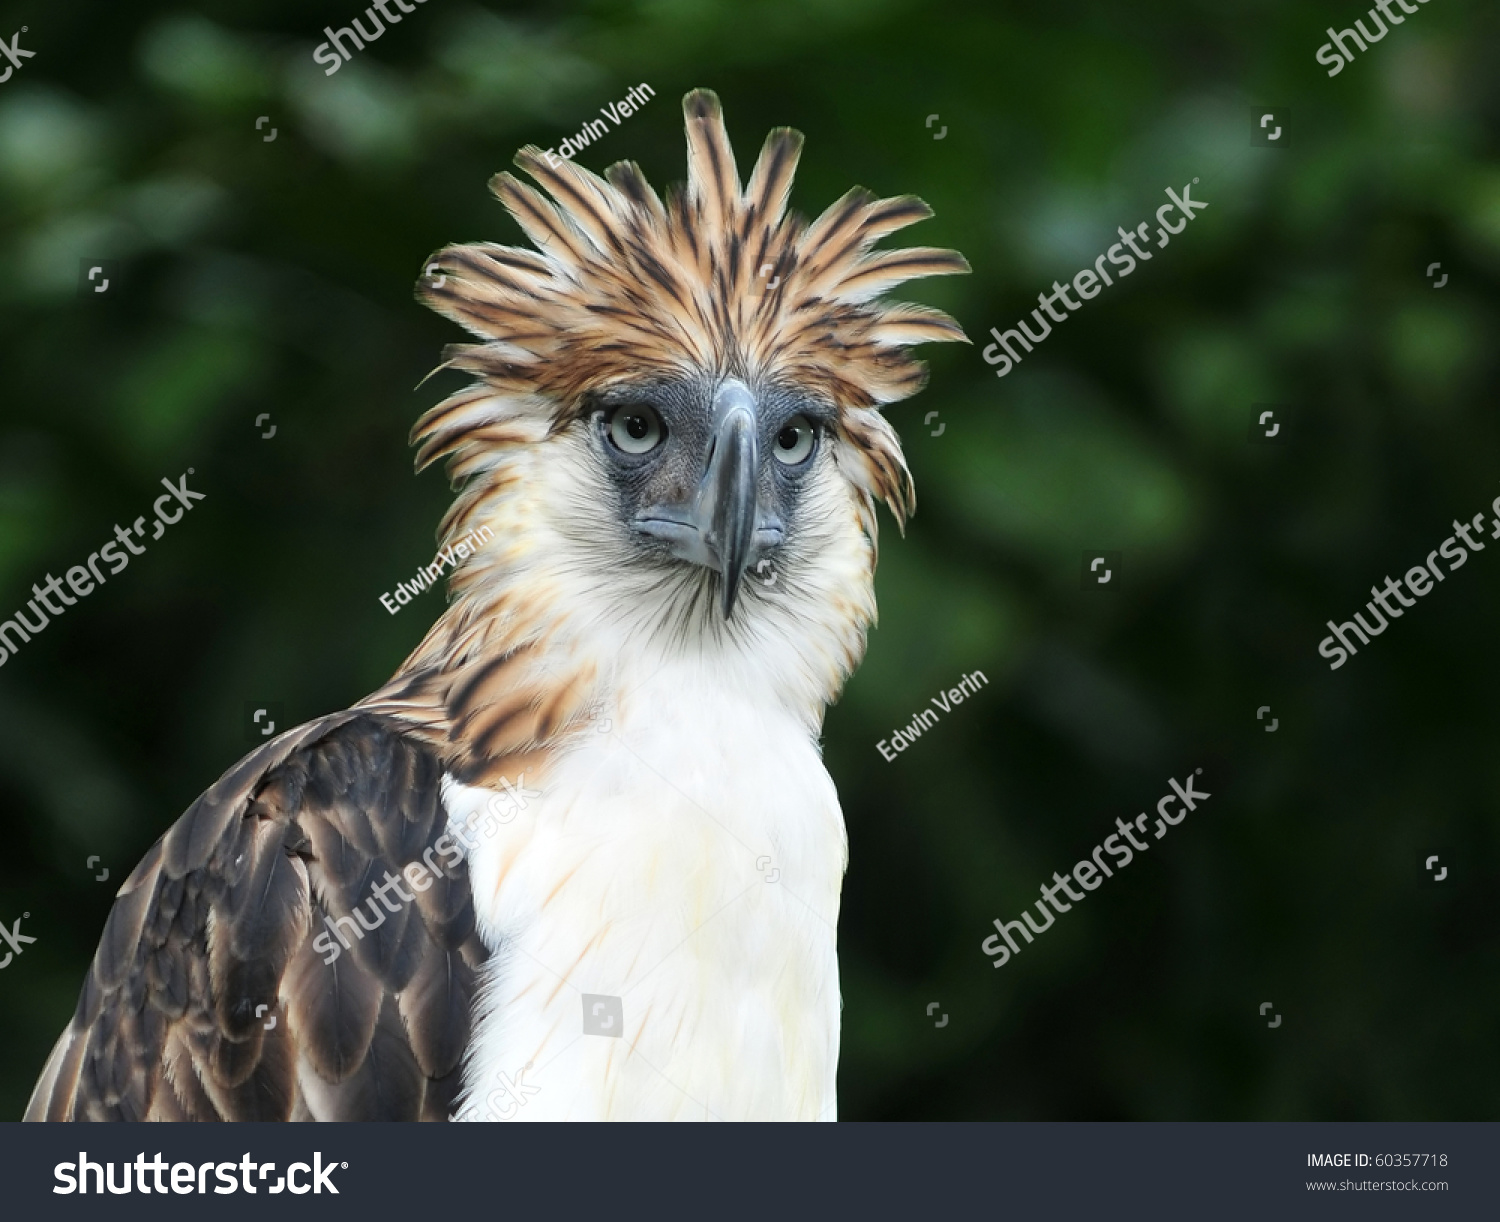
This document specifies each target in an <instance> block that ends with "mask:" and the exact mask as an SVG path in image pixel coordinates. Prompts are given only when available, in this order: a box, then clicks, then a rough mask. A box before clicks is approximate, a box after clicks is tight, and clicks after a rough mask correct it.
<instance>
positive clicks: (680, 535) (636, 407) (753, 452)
mask: <svg viewBox="0 0 1500 1222" xmlns="http://www.w3.org/2000/svg"><path fill="white" fill-rule="evenodd" d="M590 408H591V410H590V413H589V416H588V418H587V419H588V424H587V427H588V428H589V430H590V443H591V445H592V446H593V447H594V448H595V452H596V453H597V454H598V455H599V456H600V458H601V460H602V462H603V464H604V466H605V469H606V470H607V471H608V472H609V473H610V476H611V478H612V480H613V482H614V484H615V488H616V491H617V494H618V497H619V513H620V521H621V522H623V523H625V524H626V527H627V529H628V530H629V531H630V532H631V534H632V536H633V537H634V538H635V539H636V540H637V541H638V543H639V546H640V547H641V549H642V550H643V552H644V553H645V554H646V555H648V556H651V557H654V558H657V559H658V560H659V561H660V562H661V563H662V564H663V565H672V566H675V565H681V564H683V563H684V562H687V563H692V564H698V565H701V566H703V567H704V568H709V569H713V570H715V571H717V572H718V573H720V574H721V575H724V574H725V573H726V569H727V574H728V575H727V579H726V581H725V588H724V613H725V615H726V617H727V616H728V615H729V613H730V610H731V609H732V606H733V603H734V597H735V590H736V588H737V587H738V585H739V582H740V579H741V577H742V576H743V573H744V571H745V569H746V568H747V567H749V568H753V567H754V566H755V564H756V563H758V562H760V561H761V560H763V559H765V558H766V557H769V556H773V555H774V554H775V553H776V551H778V550H779V549H780V548H781V547H782V546H784V545H785V543H786V541H787V540H788V539H790V538H792V537H793V536H794V534H795V532H796V530H797V514H798V507H799V500H800V498H799V492H800V488H801V485H802V483H803V481H804V480H805V478H806V476H807V475H808V474H809V473H810V472H811V470H812V469H813V466H814V464H815V462H816V461H817V457H818V454H819V451H820V448H821V446H822V442H823V439H824V437H825V436H826V433H827V429H828V427H829V426H830V424H831V422H832V420H833V414H834V413H833V411H832V409H831V408H829V407H827V406H825V405H822V404H819V403H816V402H814V401H811V400H809V399H808V398H807V397H806V396H805V395H804V394H801V393H799V392H797V391H795V390H793V389H789V388H786V387H778V386H774V385H769V386H760V387H755V388H752V387H749V386H746V385H745V384H744V383H743V382H740V381H738V380H736V379H718V380H712V379H709V378H706V377H705V378H697V379H691V380H685V381H654V382H643V383H639V384H636V385H631V386H621V387H612V388H611V389H609V390H608V391H605V392H603V393H601V394H599V395H597V396H595V397H593V398H592V399H591V400H590ZM635 451H639V452H635ZM736 539H738V542H736Z"/></svg>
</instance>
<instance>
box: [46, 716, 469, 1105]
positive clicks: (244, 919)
mask: <svg viewBox="0 0 1500 1222" xmlns="http://www.w3.org/2000/svg"><path fill="white" fill-rule="evenodd" d="M441 775H442V764H441V761H440V760H439V759H438V757H437V756H436V755H435V753H434V749H433V748H432V747H431V746H430V745H428V744H426V743H424V742H423V741H422V740H421V737H420V736H415V737H413V736H412V735H411V733H410V732H409V731H407V730H404V729H403V728H402V727H401V726H400V725H399V724H398V723H395V722H392V721H389V720H387V719H385V718H382V717H380V716H378V715H375V714H372V713H367V712H366V713H356V712H352V711H351V712H348V713H341V714H336V715H334V716H332V717H328V718H324V719H322V720H321V721H319V722H314V723H310V724H309V725H307V726H302V727H299V728H298V729H297V730H294V731H292V732H290V733H288V734H286V735H284V736H283V737H282V738H281V739H278V740H277V741H275V742H273V743H270V744H267V745H266V746H264V747H262V748H260V749H259V750H257V751H255V752H253V753H252V754H251V755H250V756H248V757H247V758H246V760H244V761H241V763H240V764H238V765H236V766H235V768H233V769H231V770H230V771H229V772H228V773H226V774H225V776H224V777H223V778H221V780H220V781H219V782H218V783H217V784H216V785H214V786H213V787H212V788H211V789H210V790H209V791H208V793H206V794H205V795H204V796H203V797H202V798H200V799H199V800H198V801H197V802H195V803H194V804H193V806H192V807H191V808H190V809H189V811H188V812H187V814H185V815H184V816H183V818H182V819H180V820H178V822H177V824H175V825H174V826H173V828H172V829H170V830H169V831H168V832H167V833H166V834H165V835H164V836H163V837H162V839H161V840H160V841H158V843H157V845H156V846H155V847H154V848H153V849H152V850H151V851H150V852H149V853H148V854H147V855H146V857H145V859H144V860H143V861H142V863H141V865H140V866H139V867H138V868H137V869H136V870H135V871H134V872H133V873H132V875H131V877H130V878H129V879H128V880H127V881H126V883H125V885H124V886H123V887H122V888H121V890H120V893H119V896H118V898H117V899H116V903H115V907H114V909H113V910H112V911H111V914H110V918H109V920H108V922H106V928H105V936H104V937H103V939H101V942H100V945H99V950H98V952H97V953H96V954H95V957H94V964H93V967H92V968H91V970H90V972H89V975H88V978H87V979H86V981H85V984H84V987H83V990H82V992H81V994H80V997H79V1004H78V1008H77V1010H76V1011H75V1014H74V1018H73V1022H72V1023H70V1024H69V1026H68V1029H67V1030H66V1031H64V1033H63V1035H62V1037H61V1038H60V1039H59V1040H58V1043H57V1046H56V1047H55V1048H54V1049H53V1053H52V1056H51V1057H50V1058H49V1061H48V1065H47V1067H46V1069H45V1070H44V1071H43V1074H42V1076H41V1079H40V1081H39V1082H38V1085H37V1089H36V1092H35V1093H34V1094H33V1097H32V1100H31V1104H30V1106H29V1107H28V1109H27V1118H28V1119H42V1118H46V1119H75V1120H76V1119H90V1120H140V1119H147V1118H158V1119H169V1118H170V1119H199V1120H203V1119H225V1120H285V1119H288V1118H290V1117H292V1116H315V1117H317V1118H319V1119H381V1118H384V1119H407V1120H415V1119H417V1118H419V1117H423V1116H425V1117H427V1118H431V1119H442V1118H444V1117H445V1116H446V1114H447V1112H446V1108H447V1106H448V1105H449V1103H450V1102H451V1100H452V1098H453V1096H454V1092H455V1090H456V1081H455V1079H454V1069H455V1066H456V1063H457V1062H456V1055H457V1054H455V1053H454V1049H455V1047H456V1048H459V1049H461V1048H462V1047H463V1046H464V1044H466V1043H467V1040H468V1031H469V1023H470V1021H471V1016H470V1009H471V1003H472V1000H473V993H474V989H475V987H476V980H477V977H476V975H475V971H474V969H475V968H476V967H477V966H478V965H479V964H480V963H482V962H483V960H484V958H485V957H486V951H485V949H484V946H483V944H482V943H481V942H480V940H479V938H478V935H477V933H476V932H475V929H474V923H473V912H472V908H471V906H470V905H469V904H468V903H467V902H466V897H467V892H468V885H467V878H466V876H465V874H464V866H463V865H462V863H460V864H459V865H457V866H452V865H451V864H448V863H447V862H446V861H445V865H446V866H447V868H448V870H449V872H450V874H451V875H452V876H453V877H452V878H451V879H446V880H443V884H442V889H441V890H439V886H438V885H437V884H434V886H433V887H432V888H431V890H432V892H436V893H437V894H436V897H435V898H434V899H433V900H430V901H427V902H419V903H413V904H405V903H398V904H397V907H398V911H397V912H395V913H390V912H385V914H384V918H383V921H382V923H381V924H380V926H379V927H378V928H377V929H375V930H373V931H370V932H367V933H366V934H365V936H364V938H363V939H362V940H357V939H353V938H351V939H350V940H351V942H352V945H351V946H350V947H349V949H347V950H344V951H342V953H341V954H340V955H339V957H338V958H337V959H336V960H334V961H333V962H332V963H330V964H325V963H324V961H323V955H322V954H321V953H320V952H319V951H318V950H316V949H315V948H314V947H313V945H312V940H313V939H314V938H315V937H316V936H317V934H319V933H322V932H324V930H325V926H324V923H323V920H324V917H325V916H328V917H333V916H337V915H344V914H345V913H346V912H347V911H348V909H349V908H351V907H352V906H354V905H355V904H361V903H363V904H368V903H369V902H370V886H371V884H372V883H375V882H380V881H383V879H384V877H385V871H386V870H387V869H389V871H390V872H391V874H392V875H397V874H399V873H400V872H401V870H402V869H403V867H404V866H406V865H407V864H409V862H411V861H419V860H420V859H421V853H422V851H423V849H426V848H429V847H430V846H432V845H433V844H434V842H435V841H436V840H437V838H438V837H439V836H440V835H441V834H442V833H443V831H444V829H445V827H446V814H445V813H444V810H443V807H442V804H441V803H440V801H439V800H438V796H437V790H438V783H439V780H440V778H441ZM215 830H216V831H217V838H215V837H214V835H213V834H212V833H213V832H214V831H215ZM457 897H464V898H457ZM409 990H410V991H411V992H410V996H407V995H406V993H407V991H409ZM262 1006H264V1007H266V1008H267V1009H269V1011H270V1013H271V1014H273V1015H274V1016H275V1017H276V1019H277V1021H276V1023H275V1025H274V1026H273V1027H271V1028H270V1030H267V1029H266V1017H265V1015H266V1011H265V1010H262V1011H261V1012H260V1013H257V1009H258V1008H259V1007H262ZM418 1050H420V1051H418ZM424 1067H425V1068H424ZM438 1079H442V1081H441V1082H440V1083H438V1082H437V1080H438ZM435 1083H436V1084H435ZM429 1096H431V1098H430V1097H429ZM434 1100H440V1102H434Z"/></svg>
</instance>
